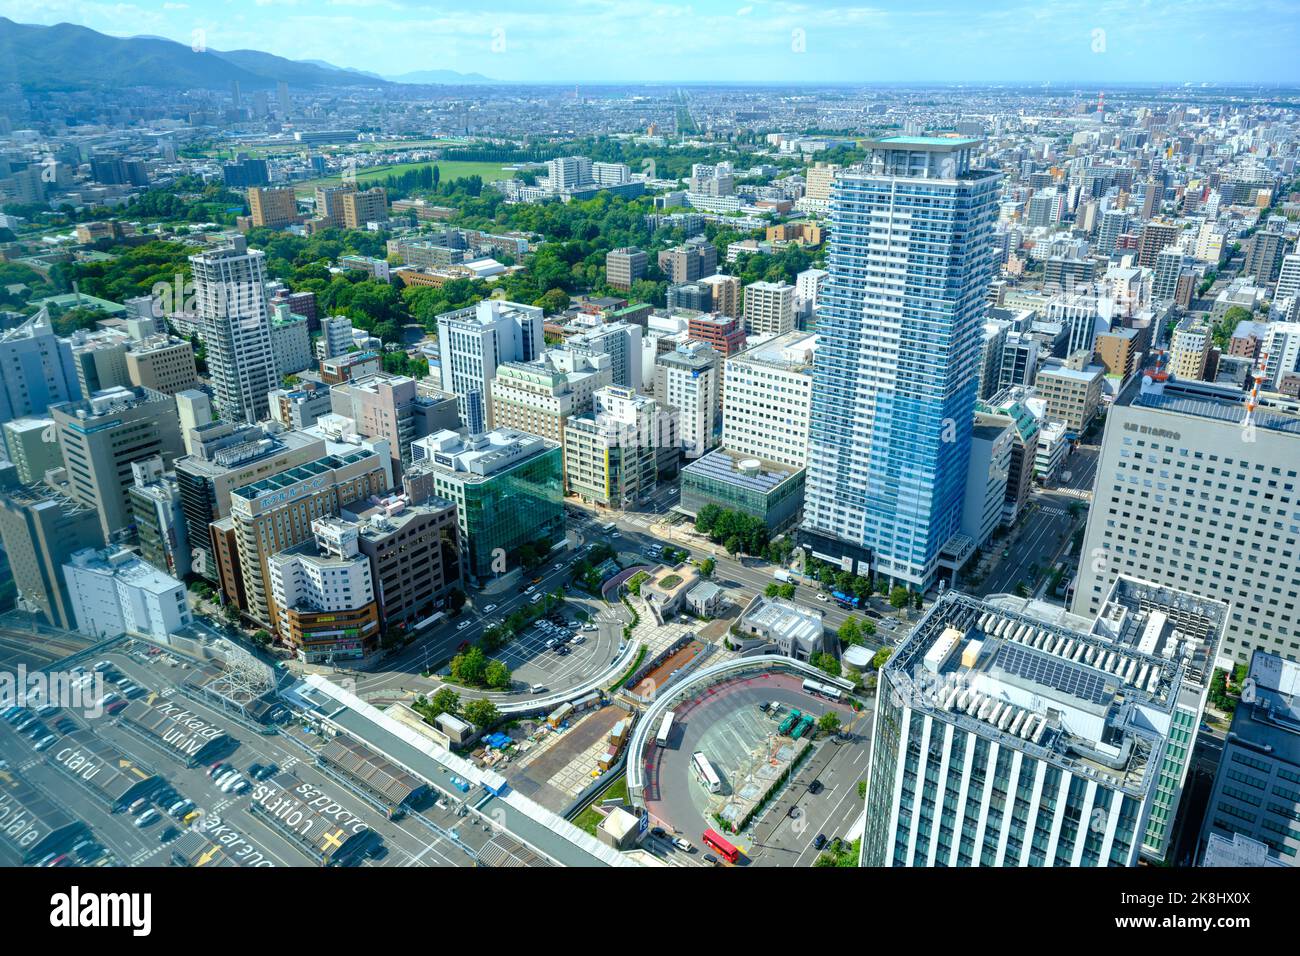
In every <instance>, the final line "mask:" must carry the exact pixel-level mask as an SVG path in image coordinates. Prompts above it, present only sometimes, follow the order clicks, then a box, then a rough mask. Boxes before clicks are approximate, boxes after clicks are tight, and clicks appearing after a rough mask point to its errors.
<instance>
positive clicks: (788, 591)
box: [776, 581, 794, 601]
mask: <svg viewBox="0 0 1300 956" xmlns="http://www.w3.org/2000/svg"><path fill="white" fill-rule="evenodd" d="M776 590H777V595H778V596H779V597H783V598H785V599H786V600H787V601H791V600H793V599H794V585H793V584H791V583H790V582H789V581H786V582H785V583H784V584H782V585H781V586H780V587H778V588H777V589H776Z"/></svg>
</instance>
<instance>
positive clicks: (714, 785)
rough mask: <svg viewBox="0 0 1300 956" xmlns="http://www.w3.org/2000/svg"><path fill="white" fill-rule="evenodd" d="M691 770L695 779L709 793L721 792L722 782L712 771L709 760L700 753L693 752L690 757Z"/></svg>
mask: <svg viewBox="0 0 1300 956" xmlns="http://www.w3.org/2000/svg"><path fill="white" fill-rule="evenodd" d="M691 769H692V770H694V771H695V779H696V780H698V781H699V782H700V783H701V784H703V785H704V786H705V787H707V788H708V790H709V793H719V792H721V790H722V781H721V780H719V779H718V775H717V774H716V773H714V771H713V764H711V763H709V758H708V757H706V756H704V753H703V752H702V751H699V750H697V751H695V753H693V754H692V755H691Z"/></svg>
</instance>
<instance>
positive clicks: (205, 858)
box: [194, 846, 221, 866]
mask: <svg viewBox="0 0 1300 956" xmlns="http://www.w3.org/2000/svg"><path fill="white" fill-rule="evenodd" d="M220 853H221V847H219V846H214V847H213V848H212V849H210V850H208V852H207V853H204V854H203V855H202V856H201V857H199V859H198V862H197V863H195V864H194V865H195V866H204V865H206V864H208V863H211V862H212V861H213V860H214V859H216V858H217V856H218V855H219V854H220Z"/></svg>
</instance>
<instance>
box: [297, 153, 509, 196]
mask: <svg viewBox="0 0 1300 956" xmlns="http://www.w3.org/2000/svg"><path fill="white" fill-rule="evenodd" d="M432 166H437V167H438V174H439V176H440V177H441V180H442V181H443V182H450V181H452V180H454V179H467V178H469V177H470V176H478V177H479V178H480V179H482V180H483V182H485V183H491V182H496V181H497V180H499V179H509V178H510V177H511V176H513V175H514V171H513V170H509V169H506V168H505V167H504V166H503V165H501V164H500V163H476V162H469V161H462V160H450V161H448V160H438V161H436V162H428V163H397V164H395V165H392V166H371V167H369V168H366V169H358V170H357V182H358V183H360V184H363V185H364V184H365V183H368V182H373V181H374V180H379V181H380V182H382V181H383V180H385V179H387V178H388V177H389V176H401V175H402V174H403V173H409V172H418V171H419V170H421V169H425V168H427V167H432ZM341 181H342V177H341V176H326V177H325V178H323V179H309V180H306V181H304V182H300V183H295V184H294V189H295V190H296V192H297V193H298V195H299V196H309V195H311V194H312V192H313V191H314V190H315V189H316V187H317V186H323V185H327V184H333V183H338V182H341Z"/></svg>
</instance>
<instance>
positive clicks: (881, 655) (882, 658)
mask: <svg viewBox="0 0 1300 956" xmlns="http://www.w3.org/2000/svg"><path fill="white" fill-rule="evenodd" d="M892 653H894V649H893V648H892V647H882V648H881V649H880V650H878V651H876V656H875V657H873V658H871V666H872V668H873V669H874V670H880V668H882V667H884V666H885V662H886V661H888V660H889V655H890V654H892Z"/></svg>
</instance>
